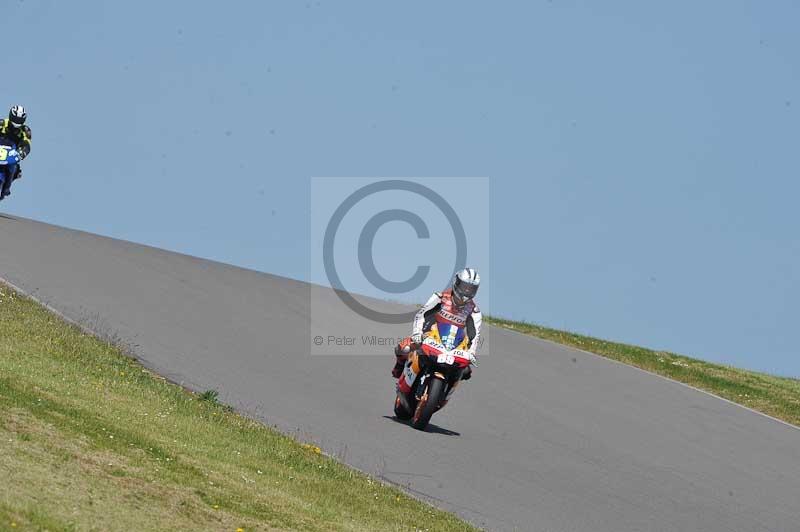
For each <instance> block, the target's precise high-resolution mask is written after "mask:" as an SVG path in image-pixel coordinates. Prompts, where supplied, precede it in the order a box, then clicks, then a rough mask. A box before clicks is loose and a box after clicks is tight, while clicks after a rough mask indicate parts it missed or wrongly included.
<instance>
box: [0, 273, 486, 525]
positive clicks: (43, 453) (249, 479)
mask: <svg viewBox="0 0 800 532" xmlns="http://www.w3.org/2000/svg"><path fill="white" fill-rule="evenodd" d="M0 411H1V412H2V414H0V530H4V529H7V530H51V531H59V530H125V531H131V530H230V531H236V530H268V529H296V530H471V527H469V526H468V525H467V524H466V523H464V522H462V521H460V520H458V519H457V518H455V517H454V516H452V515H450V514H447V513H445V512H442V511H439V510H436V509H433V508H432V507H430V506H427V505H425V504H423V503H421V502H419V501H417V500H415V499H412V498H410V497H408V496H406V495H404V494H403V493H401V492H400V491H399V490H397V489H395V488H392V487H387V486H384V485H382V484H380V483H379V482H377V481H376V480H374V479H371V478H369V477H368V476H366V475H363V474H361V473H358V472H356V471H354V470H352V469H350V468H347V467H345V466H344V465H342V464H340V463H338V462H337V461H335V460H334V459H332V458H329V457H327V456H325V454H324V451H322V450H321V449H319V448H318V447H316V446H314V445H313V444H302V443H300V442H297V441H295V440H293V439H291V438H289V437H287V436H284V435H281V434H279V433H278V432H276V431H274V430H272V429H269V428H267V427H265V426H263V425H261V424H259V423H256V422H254V421H251V420H249V419H246V418H244V417H241V416H239V415H237V414H236V413H234V412H231V411H229V409H226V408H225V407H224V406H222V405H220V404H218V403H217V402H216V395H215V393H213V392H208V393H205V394H202V395H197V394H192V393H189V392H187V391H185V390H184V389H182V388H180V387H178V386H176V385H174V384H171V383H168V382H166V381H165V380H164V379H162V378H160V377H158V376H157V375H153V374H152V373H150V372H149V371H147V370H146V369H144V368H143V367H142V366H141V365H139V364H138V363H137V362H136V361H134V360H133V359H131V358H129V357H126V356H124V355H123V353H121V352H120V350H119V349H117V348H115V347H113V346H111V345H108V344H106V343H104V342H102V341H100V340H98V339H96V338H94V337H91V336H88V335H86V334H83V333H82V332H81V331H80V330H79V329H78V328H76V327H74V326H71V325H68V324H66V323H64V322H63V321H61V320H60V319H59V318H57V317H56V316H54V315H53V314H51V313H49V312H48V311H47V310H45V309H44V308H42V307H41V306H39V305H38V304H36V303H34V302H33V301H31V300H30V299H27V298H25V297H21V296H20V295H18V294H16V293H14V292H13V291H12V290H10V289H9V288H6V287H4V286H2V285H0Z"/></svg>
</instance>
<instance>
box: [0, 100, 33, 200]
mask: <svg viewBox="0 0 800 532" xmlns="http://www.w3.org/2000/svg"><path fill="white" fill-rule="evenodd" d="M27 118H28V114H27V113H26V112H25V108H24V107H23V106H21V105H15V106H14V107H12V108H11V109H10V110H9V112H8V118H4V119H3V120H2V121H0V138H3V139H7V140H9V141H11V142H13V143H14V144H15V145H16V146H17V152H18V153H19V160H20V161H22V160H23V159H25V157H27V156H28V154H29V153H30V152H31V128H30V127H28V126H27V125H25V120H26V119H27ZM21 177H22V167H21V165H19V164H18V165H17V170H16V172H14V175H13V176H8V178H7V179H5V180H4V181H3V189H2V190H0V199H3V198H5V197H6V196H8V195H10V194H11V183H12V182H13V181H15V180H17V179H19V178H21Z"/></svg>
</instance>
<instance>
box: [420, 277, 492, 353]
mask: <svg viewBox="0 0 800 532" xmlns="http://www.w3.org/2000/svg"><path fill="white" fill-rule="evenodd" d="M434 320H435V321H437V322H439V323H452V324H454V325H458V326H459V327H464V328H465V329H466V330H467V337H468V338H469V348H468V349H467V350H468V351H469V352H470V353H472V354H473V355H475V354H477V351H478V343H479V342H480V339H481V323H482V321H483V318H482V316H481V311H480V309H478V305H476V304H475V301H468V302H467V303H466V304H465V305H462V306H460V307H459V306H456V304H455V303H453V290H452V289H450V288H448V289H447V290H445V291H444V292H434V293H433V295H432V296H431V297H430V299H428V302H427V303H425V304H424V305H423V306H422V308H420V309H419V311H418V312H417V315H416V316H414V328H413V329H412V334H411V336H412V337H417V338H419V337H421V336H422V333H423V332H426V331H428V330H430V328H431V327H432V326H433V322H434Z"/></svg>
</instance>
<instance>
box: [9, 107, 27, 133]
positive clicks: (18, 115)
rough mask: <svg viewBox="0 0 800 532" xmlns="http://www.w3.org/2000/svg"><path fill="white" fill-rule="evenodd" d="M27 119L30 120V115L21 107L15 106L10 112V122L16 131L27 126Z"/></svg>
mask: <svg viewBox="0 0 800 532" xmlns="http://www.w3.org/2000/svg"><path fill="white" fill-rule="evenodd" d="M26 118H28V113H26V112H25V108H24V107H22V106H21V105H15V106H14V107H12V108H11V110H10V111H9V112H8V121H9V123H10V124H11V125H12V126H13V127H15V128H16V129H19V128H21V127H22V126H24V125H25V119H26Z"/></svg>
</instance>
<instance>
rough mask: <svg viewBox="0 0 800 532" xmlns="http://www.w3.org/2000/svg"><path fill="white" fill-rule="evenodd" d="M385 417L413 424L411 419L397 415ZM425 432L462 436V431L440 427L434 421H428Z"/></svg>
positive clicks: (409, 424) (403, 423)
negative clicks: (404, 418)
mask: <svg viewBox="0 0 800 532" xmlns="http://www.w3.org/2000/svg"><path fill="white" fill-rule="evenodd" d="M383 417H384V418H385V419H389V420H391V421H394V422H395V423H400V424H401V425H406V426H409V427H410V426H411V421H410V420H403V419H397V418H396V417H395V416H383ZM423 432H431V433H433V434H444V435H445V436H461V433H460V432H456V431H454V430H450V429H446V428H444V427H440V426H439V425H436V424H434V423H428V426H427V427H425V430H424V431H423Z"/></svg>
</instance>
